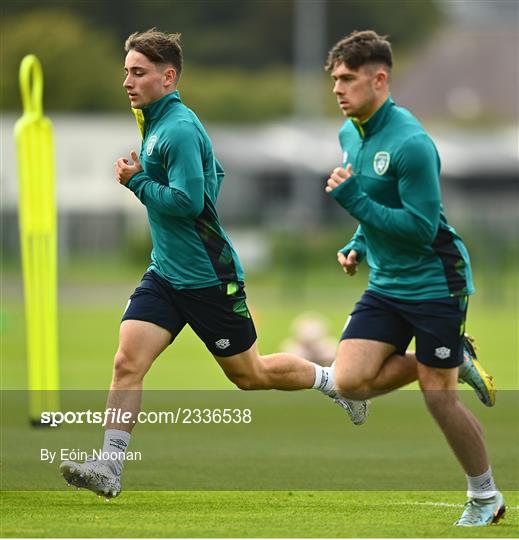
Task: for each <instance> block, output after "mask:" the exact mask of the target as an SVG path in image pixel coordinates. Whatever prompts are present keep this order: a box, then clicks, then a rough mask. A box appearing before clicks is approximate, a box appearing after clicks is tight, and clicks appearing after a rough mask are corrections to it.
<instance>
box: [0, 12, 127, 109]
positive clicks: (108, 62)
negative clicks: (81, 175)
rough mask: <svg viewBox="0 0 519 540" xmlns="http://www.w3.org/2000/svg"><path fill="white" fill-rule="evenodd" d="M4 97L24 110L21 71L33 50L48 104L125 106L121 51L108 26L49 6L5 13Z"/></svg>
mask: <svg viewBox="0 0 519 540" xmlns="http://www.w3.org/2000/svg"><path fill="white" fill-rule="evenodd" d="M0 32H1V36H2V47H1V52H0V54H1V57H0V58H1V69H2V76H1V77H0V99H1V107H2V108H3V109H20V108H21V98H20V91H19V85H18V70H19V66H20V62H21V60H22V58H23V57H24V56H25V55H26V54H29V53H35V54H36V55H37V56H38V58H39V59H40V61H41V63H42V66H43V70H44V107H45V108H46V109H50V110H52V109H60V110H70V109H74V110H83V111H88V110H95V109H101V110H102V109H114V108H121V109H123V108H124V107H125V106H127V104H126V101H125V99H124V97H125V96H124V90H123V88H122V85H121V83H122V80H123V74H124V73H123V70H122V65H121V62H122V59H123V54H124V53H123V51H122V50H121V47H119V48H118V46H117V42H116V41H115V37H114V36H113V35H112V34H111V33H110V32H107V31H106V30H98V29H95V28H93V27H92V26H91V25H90V24H89V23H87V22H86V21H84V20H83V19H82V17H80V16H78V15H75V14H73V13H71V12H67V11H62V10H56V9H50V10H49V9H47V10H32V11H28V12H27V13H25V14H21V15H16V16H14V15H9V16H7V17H2V23H1V28H0ZM118 49H119V50H118Z"/></svg>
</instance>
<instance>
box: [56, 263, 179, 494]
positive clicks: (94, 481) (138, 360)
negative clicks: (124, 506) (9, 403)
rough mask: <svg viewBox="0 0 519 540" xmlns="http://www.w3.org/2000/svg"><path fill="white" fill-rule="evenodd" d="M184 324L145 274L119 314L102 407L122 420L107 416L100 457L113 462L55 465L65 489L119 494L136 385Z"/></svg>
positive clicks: (158, 283) (134, 412)
mask: <svg viewBox="0 0 519 540" xmlns="http://www.w3.org/2000/svg"><path fill="white" fill-rule="evenodd" d="M184 325H185V322H184V321H183V319H182V317H181V315H180V314H179V312H178V310H177V308H176V306H175V305H174V303H173V302H172V299H171V297H170V295H169V291H168V289H167V287H164V284H163V283H162V282H161V281H160V280H159V279H157V277H156V276H155V275H154V274H152V273H150V272H147V273H146V274H145V275H144V277H143V280H142V282H141V284H140V285H139V287H137V289H136V290H135V292H134V293H133V295H132V296H131V298H130V302H129V303H128V306H127V308H126V311H125V313H124V315H123V320H122V322H121V326H120V332H119V346H118V349H117V353H116V355H115V358H114V369H113V376H112V384H111V388H110V392H109V395H108V400H107V406H106V410H107V411H110V410H116V411H118V412H119V414H118V415H116V417H119V418H122V417H124V415H126V417H127V422H124V423H116V422H113V421H110V420H111V418H112V416H111V415H108V417H107V418H108V423H107V425H106V428H105V434H104V442H103V447H102V452H103V454H105V453H106V454H107V455H110V456H112V455H113V454H114V453H115V454H116V456H117V457H116V458H115V459H112V458H110V459H103V458H102V459H91V460H87V461H86V462H85V463H76V462H72V461H65V462H63V463H61V465H60V472H61V473H62V475H63V476H64V477H65V479H66V480H67V482H68V483H69V484H73V485H75V486H77V487H83V488H86V489H90V490H91V491H94V492H95V493H97V494H98V495H104V496H106V497H115V496H117V495H118V494H119V492H120V491H121V482H120V476H121V472H122V468H123V462H124V454H125V452H126V449H127V448H128V445H129V442H130V433H131V431H132V429H133V427H134V425H135V420H136V417H137V415H138V413H139V411H140V403H141V393H142V381H143V379H144V376H145V375H146V373H147V372H148V370H149V369H150V367H151V365H152V363H153V362H154V360H155V359H156V358H157V357H158V356H159V355H160V353H161V352H162V351H163V350H164V349H165V348H166V347H167V346H168V345H169V344H170V343H171V342H172V340H173V339H174V338H175V337H176V335H177V334H178V333H179V332H180V330H181V329H182V327H183V326H184ZM128 413H129V414H128Z"/></svg>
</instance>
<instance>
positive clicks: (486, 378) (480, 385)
mask: <svg viewBox="0 0 519 540" xmlns="http://www.w3.org/2000/svg"><path fill="white" fill-rule="evenodd" d="M458 381H459V382H461V383H467V384H468V385H470V386H472V388H474V391H475V392H476V395H477V396H478V399H479V401H481V403H483V404H484V405H486V406H487V407H493V406H494V405H495V403H496V389H495V386H494V379H493V377H492V375H489V374H488V373H487V372H486V371H485V370H484V369H483V366H482V365H481V364H480V362H479V360H478V357H477V355H476V343H475V341H474V338H472V337H470V336H469V335H468V334H465V335H464V336H463V364H461V366H460V367H459V374H458Z"/></svg>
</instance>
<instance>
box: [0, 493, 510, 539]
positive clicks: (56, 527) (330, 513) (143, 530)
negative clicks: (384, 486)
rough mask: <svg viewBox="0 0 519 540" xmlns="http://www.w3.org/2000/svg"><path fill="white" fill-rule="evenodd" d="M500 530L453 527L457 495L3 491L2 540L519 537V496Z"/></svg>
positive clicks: (459, 497) (458, 510) (457, 509)
mask: <svg viewBox="0 0 519 540" xmlns="http://www.w3.org/2000/svg"><path fill="white" fill-rule="evenodd" d="M505 496H506V498H507V503H508V505H509V507H508V510H507V513H506V515H505V518H504V519H503V520H502V521H501V522H500V523H499V525H497V526H495V525H493V526H491V527H482V528H462V527H454V526H453V525H452V523H453V522H454V521H455V520H456V519H457V518H458V517H459V515H460V513H461V511H462V505H461V504H460V501H461V500H463V497H464V494H463V493H459V492H454V493H453V492H365V491H364V492H357V491H354V492H306V491H298V492H279V491H276V492H261V491H256V492H250V491H241V492H225V491H224V492H221V491H216V492H182V491H180V492H178V491H177V492H128V493H123V494H122V495H121V496H120V498H118V499H115V500H112V501H110V502H108V503H107V502H104V501H103V500H102V499H99V498H96V497H95V496H94V495H93V494H91V493H87V492H84V491H71V492H66V493H64V492H57V493H56V492H25V493H24V492H22V493H20V492H18V493H12V492H7V493H3V494H2V510H3V516H4V517H3V519H2V535H3V536H4V537H13V536H16V537H56V538H60V537H77V538H81V537H83V538H84V537H91V536H97V537H127V538H139V537H150V538H153V537H159V538H160V537H171V538H179V537H183V538H206V537H210V538H226V537H238V538H251V537H252V538H262V537H284V538H290V537H295V538H307V537H318V538H330V537H332V538H341V537H378V538H381V537H403V538H406V537H411V538H413V537H448V538H494V537H499V538H516V537H517V536H518V534H519V523H518V519H519V511H518V506H517V505H518V503H519V497H518V495H517V493H515V494H512V493H506V494H505Z"/></svg>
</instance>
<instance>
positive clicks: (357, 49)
mask: <svg viewBox="0 0 519 540" xmlns="http://www.w3.org/2000/svg"><path fill="white" fill-rule="evenodd" d="M342 62H344V63H345V64H346V66H347V67H349V68H350V69H358V68H359V67H361V66H363V65H365V64H379V63H380V64H385V65H386V66H387V67H388V68H390V69H391V67H392V66H393V54H392V52H391V44H390V43H389V41H388V40H387V36H379V35H378V34H377V33H376V32H374V31H373V30H364V31H362V32H357V31H356V30H355V31H353V32H352V33H351V34H349V35H348V36H346V37H345V38H343V39H341V40H340V41H339V42H337V43H336V44H335V45H334V46H333V47H332V49H331V50H330V52H329V53H328V58H327V59H326V64H325V66H324V69H325V70H326V71H332V70H333V68H334V66H335V65H336V64H337V63H342Z"/></svg>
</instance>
